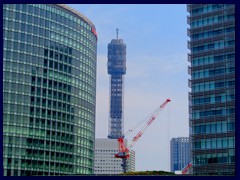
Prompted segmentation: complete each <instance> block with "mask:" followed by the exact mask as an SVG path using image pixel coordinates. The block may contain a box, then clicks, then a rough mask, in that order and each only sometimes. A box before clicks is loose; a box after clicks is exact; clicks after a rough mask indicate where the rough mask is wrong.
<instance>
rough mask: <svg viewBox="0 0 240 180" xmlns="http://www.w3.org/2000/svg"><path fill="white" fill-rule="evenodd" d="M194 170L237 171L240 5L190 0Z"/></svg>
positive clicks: (209, 172) (211, 172) (197, 172)
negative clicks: (238, 28)
mask: <svg viewBox="0 0 240 180" xmlns="http://www.w3.org/2000/svg"><path fill="white" fill-rule="evenodd" d="M187 10H188V12H189V14H190V15H189V16H188V18H187V19H188V24H189V25H190V28H189V29H188V35H189V37H190V41H189V42H188V48H189V49H190V54H189V55H188V61H189V62H190V63H191V65H190V66H189V74H190V75H191V79H190V80H189V87H190V88H191V92H190V93H189V103H190V104H189V117H190V119H189V124H190V141H191V148H192V151H191V156H192V160H193V174H195V175H234V174H235V5H234V4H188V5H187Z"/></svg>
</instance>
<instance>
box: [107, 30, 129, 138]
mask: <svg viewBox="0 0 240 180" xmlns="http://www.w3.org/2000/svg"><path fill="white" fill-rule="evenodd" d="M107 66H108V74H109V75H110V113H109V114H110V117H109V133H108V138H109V139H118V138H119V137H123V122H124V120H123V109H124V108H123V99H124V98H123V95H124V94H123V90H124V75H125V74H126V44H124V43H123V40H122V39H118V29H117V38H116V39H112V41H111V43H109V44H108V64H107Z"/></svg>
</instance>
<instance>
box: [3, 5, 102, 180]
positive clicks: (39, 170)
mask: <svg viewBox="0 0 240 180" xmlns="http://www.w3.org/2000/svg"><path fill="white" fill-rule="evenodd" d="M96 47H97V34H96V29H95V26H94V25H93V23H92V22H91V21H90V20H89V19H87V18H86V17H84V16H83V15H82V14H80V13H79V12H77V11H75V10H73V9H71V8H69V7H68V6H66V5H61V4H3V173H4V176H32V175H71V174H93V171H94V143H95V104H96Z"/></svg>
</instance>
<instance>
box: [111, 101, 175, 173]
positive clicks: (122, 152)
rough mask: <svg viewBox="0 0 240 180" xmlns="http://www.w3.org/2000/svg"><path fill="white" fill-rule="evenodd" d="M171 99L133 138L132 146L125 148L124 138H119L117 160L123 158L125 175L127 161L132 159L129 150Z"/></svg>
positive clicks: (165, 103)
mask: <svg viewBox="0 0 240 180" xmlns="http://www.w3.org/2000/svg"><path fill="white" fill-rule="evenodd" d="M170 101H171V100H170V99H166V100H165V101H164V103H162V104H161V106H159V108H158V109H157V110H155V111H154V112H153V113H152V115H151V117H150V118H149V119H148V121H147V123H146V124H145V125H144V126H143V127H142V129H141V130H140V131H139V132H138V133H137V134H136V135H135V136H134V137H133V139H132V141H131V143H130V145H129V146H128V147H126V146H125V142H124V138H123V137H120V138H118V140H117V141H118V145H119V149H118V151H119V152H118V153H117V154H115V158H121V159H122V160H123V164H122V166H123V171H124V173H125V172H126V160H127V159H128V158H130V154H129V150H130V149H131V148H132V147H133V146H134V144H135V143H136V142H137V141H138V140H139V139H140V138H141V137H142V135H143V133H144V132H145V130H146V129H147V128H148V127H149V126H150V125H151V124H152V123H153V121H154V120H155V119H156V118H157V116H158V114H159V113H160V111H162V110H163V109H164V107H165V106H166V105H167V104H168V103H169V102H170ZM129 132H132V130H130V131H129Z"/></svg>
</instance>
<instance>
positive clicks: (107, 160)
mask: <svg viewBox="0 0 240 180" xmlns="http://www.w3.org/2000/svg"><path fill="white" fill-rule="evenodd" d="M117 153H118V142H117V139H105V138H96V139H95V163H94V164H95V165H94V174H121V173H123V168H122V166H121V164H122V159H119V158H115V157H114V154H117ZM127 171H135V152H134V151H132V150H131V151H130V158H129V159H128V161H127Z"/></svg>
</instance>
